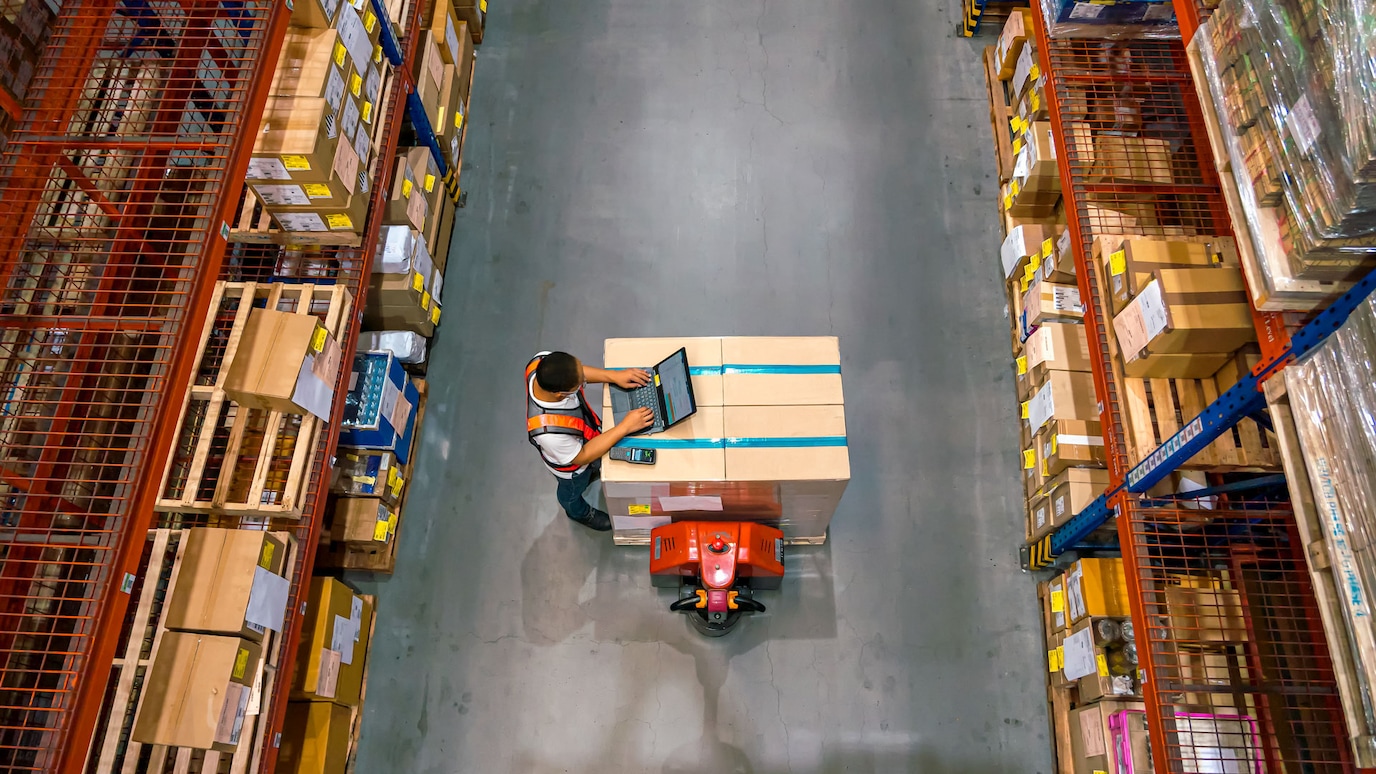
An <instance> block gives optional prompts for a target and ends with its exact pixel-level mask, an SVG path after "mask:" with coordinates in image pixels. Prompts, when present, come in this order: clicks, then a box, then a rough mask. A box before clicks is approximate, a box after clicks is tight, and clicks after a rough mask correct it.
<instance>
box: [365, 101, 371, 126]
mask: <svg viewBox="0 0 1376 774" xmlns="http://www.w3.org/2000/svg"><path fill="white" fill-rule="evenodd" d="M363 122H364V123H366V124H371V123H372V122H373V103H371V102H364V103H363Z"/></svg>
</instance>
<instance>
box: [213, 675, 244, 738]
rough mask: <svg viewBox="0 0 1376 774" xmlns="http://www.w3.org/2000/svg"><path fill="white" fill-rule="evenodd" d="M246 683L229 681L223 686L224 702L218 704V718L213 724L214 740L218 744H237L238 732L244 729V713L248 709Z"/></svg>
mask: <svg viewBox="0 0 1376 774" xmlns="http://www.w3.org/2000/svg"><path fill="white" fill-rule="evenodd" d="M248 694H249V688H248V686H247V685H240V684H238V683H229V684H228V685H226V686H225V693H224V704H221V705H220V718H219V720H218V721H217V722H216V724H215V741H216V742H219V743H220V744H238V743H239V733H240V732H241V731H243V730H244V715H245V714H246V713H247V711H248Z"/></svg>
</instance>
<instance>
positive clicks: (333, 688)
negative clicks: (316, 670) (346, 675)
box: [315, 648, 339, 699]
mask: <svg viewBox="0 0 1376 774" xmlns="http://www.w3.org/2000/svg"><path fill="white" fill-rule="evenodd" d="M338 691H339V651H336V650H330V649H329V648H321V649H320V678H319V679H318V680H317V681H316V683H315V695H316V696H319V697H320V698H322V699H333V698H334V696H335V694H336V693H337V692H338Z"/></svg>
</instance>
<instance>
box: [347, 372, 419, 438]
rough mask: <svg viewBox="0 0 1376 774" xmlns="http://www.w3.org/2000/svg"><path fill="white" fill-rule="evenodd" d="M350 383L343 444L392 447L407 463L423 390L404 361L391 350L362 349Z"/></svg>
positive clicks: (350, 377)
mask: <svg viewBox="0 0 1376 774" xmlns="http://www.w3.org/2000/svg"><path fill="white" fill-rule="evenodd" d="M349 384H350V385H351V386H350V388H349V392H348V393H347V394H346V395H345V397H344V421H343V424H342V429H341V430H340V432H339V445H340V447H343V448H358V449H374V450H380V451H390V452H393V453H394V454H396V458H397V461H398V462H400V463H402V464H406V463H407V462H408V461H409V458H410V450H411V438H412V434H413V433H414V432H415V429H416V427H415V425H416V413H417V409H418V406H419V405H420V394H419V392H418V391H417V389H416V385H414V384H413V383H412V382H411V379H410V377H409V376H407V375H406V371H405V370H404V369H403V368H402V367H401V363H400V362H398V361H397V359H396V357H395V356H393V355H392V354H391V353H390V352H360V353H358V354H357V355H355V356H354V362H353V371H352V373H351V374H350V376H349Z"/></svg>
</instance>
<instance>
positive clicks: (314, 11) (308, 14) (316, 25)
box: [291, 0, 345, 29]
mask: <svg viewBox="0 0 1376 774" xmlns="http://www.w3.org/2000/svg"><path fill="white" fill-rule="evenodd" d="M341 5H345V3H344V2H343V0H301V2H299V3H296V4H294V5H293V6H292V9H291V25H292V27H308V28H312V29H328V28H330V27H332V26H334V22H335V18H336V17H337V15H338V14H339V7H340V6H341Z"/></svg>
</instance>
